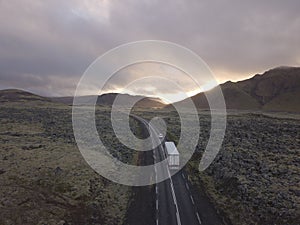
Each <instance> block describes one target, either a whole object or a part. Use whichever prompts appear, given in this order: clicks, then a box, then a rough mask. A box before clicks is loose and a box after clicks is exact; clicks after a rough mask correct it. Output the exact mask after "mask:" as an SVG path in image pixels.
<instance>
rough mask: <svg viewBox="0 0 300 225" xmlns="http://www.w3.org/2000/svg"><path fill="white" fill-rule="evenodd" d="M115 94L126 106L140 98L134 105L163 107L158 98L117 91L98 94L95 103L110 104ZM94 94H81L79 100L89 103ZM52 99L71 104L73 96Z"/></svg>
mask: <svg viewBox="0 0 300 225" xmlns="http://www.w3.org/2000/svg"><path fill="white" fill-rule="evenodd" d="M117 95H121V96H122V100H123V101H122V105H124V106H126V105H128V104H129V102H131V101H136V100H138V99H140V98H141V97H142V98H143V99H141V100H140V101H138V102H137V103H136V105H135V106H136V107H140V108H163V107H164V106H165V104H164V103H163V102H162V101H161V100H160V99H159V98H151V97H144V96H135V95H129V94H117V93H108V94H103V95H100V96H98V99H97V105H106V106H111V105H112V104H113V103H114V100H115V98H116V97H117ZM94 97H95V96H91V95H90V96H82V97H79V98H81V101H83V102H85V103H91V102H92V99H94ZM51 99H52V100H53V101H56V102H61V103H65V104H69V105H72V104H73V97H55V98H51Z"/></svg>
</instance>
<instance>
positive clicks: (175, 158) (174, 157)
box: [165, 142, 179, 169]
mask: <svg viewBox="0 0 300 225" xmlns="http://www.w3.org/2000/svg"><path fill="white" fill-rule="evenodd" d="M165 146H166V150H167V154H168V163H169V168H170V169H179V152H178V150H177V148H176V146H175V144H174V142H165Z"/></svg>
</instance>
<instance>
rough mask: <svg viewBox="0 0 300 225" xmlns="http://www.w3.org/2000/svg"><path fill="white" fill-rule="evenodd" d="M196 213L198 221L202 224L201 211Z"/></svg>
mask: <svg viewBox="0 0 300 225" xmlns="http://www.w3.org/2000/svg"><path fill="white" fill-rule="evenodd" d="M196 215H197V219H198V222H199V223H200V224H202V222H201V219H200V216H199V213H196Z"/></svg>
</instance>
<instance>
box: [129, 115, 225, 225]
mask: <svg viewBox="0 0 300 225" xmlns="http://www.w3.org/2000/svg"><path fill="white" fill-rule="evenodd" d="M132 116H133V117H134V118H136V119H137V120H139V121H140V122H142V123H143V124H144V125H145V127H147V128H148V132H149V134H150V137H151V139H152V144H153V146H157V145H158V144H159V143H160V142H161V141H160V140H159V137H158V135H159V132H158V131H157V130H156V128H155V127H153V126H151V125H150V124H149V123H148V121H146V120H145V119H143V118H141V117H138V116H134V115H132ZM165 158H166V153H165V150H164V147H163V146H162V145H158V147H156V148H153V159H154V163H157V162H160V161H163V160H164V159H165ZM155 176H156V180H159V179H158V176H164V177H168V179H166V180H165V181H163V182H160V183H157V184H156V187H155V209H156V213H155V215H156V220H155V221H156V225H221V224H223V222H222V220H221V219H220V217H219V216H218V215H217V212H216V211H215V209H214V207H213V206H212V204H211V203H210V202H209V201H208V199H207V198H199V196H197V198H195V197H194V196H193V193H192V190H191V185H190V183H189V181H188V176H187V175H186V174H185V172H184V171H179V172H178V173H177V174H175V175H173V176H171V175H170V171H169V167H168V164H167V163H163V164H156V166H155ZM199 199H200V200H201V201H202V200H203V202H200V203H199V202H197V201H199ZM196 200H197V201H196ZM199 205H200V206H201V207H199ZM199 208H201V209H202V210H201V212H200V211H199ZM206 214H207V215H206Z"/></svg>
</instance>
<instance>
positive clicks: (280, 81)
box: [175, 67, 300, 112]
mask: <svg viewBox="0 0 300 225" xmlns="http://www.w3.org/2000/svg"><path fill="white" fill-rule="evenodd" d="M220 87H221V89H222V91H223V95H224V99H225V102H226V107H227V109H236V110H264V111H283V112H300V104H299V100H298V99H299V98H300V68H299V67H278V68H275V69H272V70H269V71H267V72H265V73H264V74H262V75H260V74H257V75H255V76H254V77H252V78H250V79H247V80H243V81H239V82H231V81H228V82H226V83H224V84H221V85H220ZM215 92H216V89H215V88H214V89H212V90H210V91H208V92H206V93H210V94H213V93H215ZM191 99H192V100H193V101H194V103H195V105H196V107H197V108H199V109H205V110H207V109H209V106H208V102H207V100H206V97H205V93H199V94H197V95H195V96H193V97H191ZM175 104H185V100H183V101H181V102H178V103H175Z"/></svg>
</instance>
